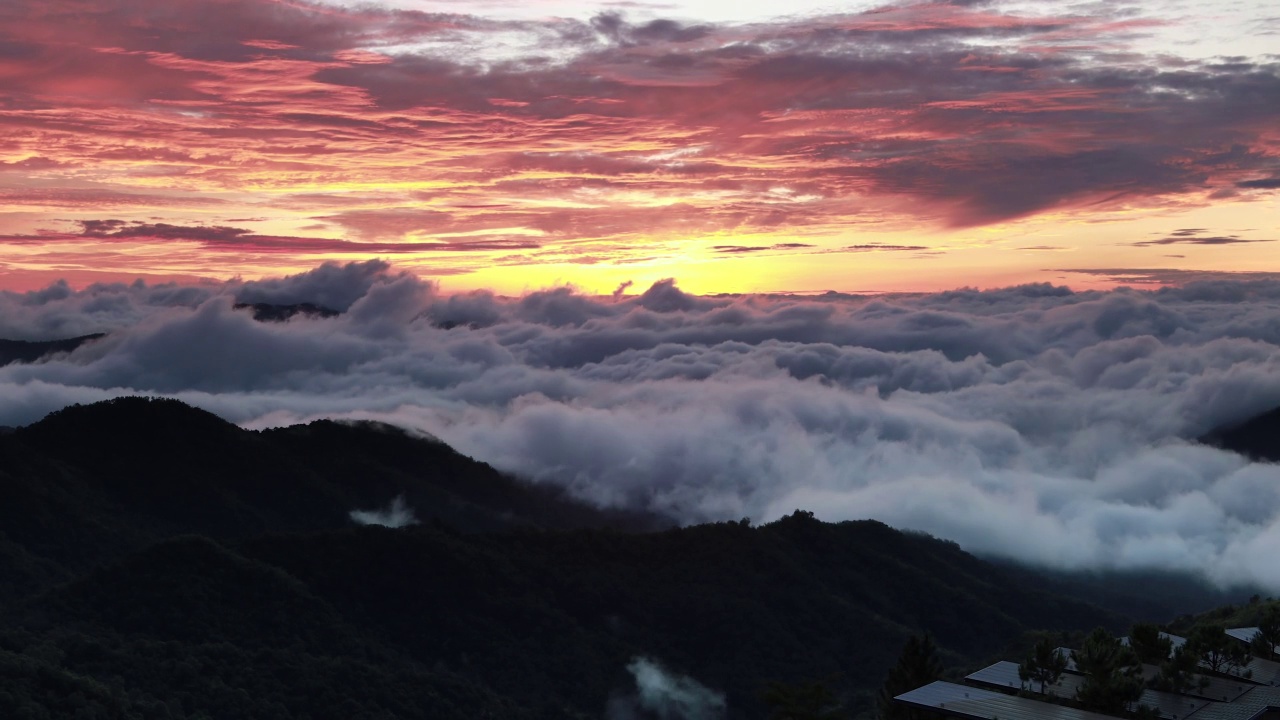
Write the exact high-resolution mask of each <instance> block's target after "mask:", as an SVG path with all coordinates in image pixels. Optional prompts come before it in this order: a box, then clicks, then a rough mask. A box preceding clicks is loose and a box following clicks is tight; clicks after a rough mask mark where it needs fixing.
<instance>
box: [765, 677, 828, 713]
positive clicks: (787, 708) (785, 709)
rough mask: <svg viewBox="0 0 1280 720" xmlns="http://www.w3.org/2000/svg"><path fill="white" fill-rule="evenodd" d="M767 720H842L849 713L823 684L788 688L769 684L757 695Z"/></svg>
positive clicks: (788, 686)
mask: <svg viewBox="0 0 1280 720" xmlns="http://www.w3.org/2000/svg"><path fill="white" fill-rule="evenodd" d="M760 699H761V700H763V701H764V704H765V705H768V706H769V720H843V718H847V717H849V713H848V712H847V711H846V710H845V708H844V706H843V705H841V704H840V700H839V699H837V698H836V694H835V693H834V692H832V691H831V688H830V687H828V686H827V684H826V683H825V682H822V681H814V682H807V683H798V684H795V685H788V684H786V683H780V682H771V683H769V685H768V686H767V687H766V688H765V689H764V691H763V692H761V693H760Z"/></svg>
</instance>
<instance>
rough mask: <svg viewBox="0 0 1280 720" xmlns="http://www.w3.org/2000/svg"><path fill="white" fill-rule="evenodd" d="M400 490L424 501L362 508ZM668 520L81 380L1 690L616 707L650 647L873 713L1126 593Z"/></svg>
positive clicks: (188, 698)
mask: <svg viewBox="0 0 1280 720" xmlns="http://www.w3.org/2000/svg"><path fill="white" fill-rule="evenodd" d="M397 496H403V497H404V499H405V503H406V504H407V505H408V506H409V507H411V508H412V509H413V511H414V513H415V514H416V516H417V518H418V519H419V520H420V521H421V522H420V523H419V524H416V525H412V526H408V527H404V528H400V529H390V528H385V527H377V526H367V527H362V526H358V525H356V524H355V523H353V522H352V520H351V518H350V516H349V513H350V511H351V510H353V509H356V508H361V509H366V510H367V509H373V508H379V507H385V506H386V505H387V504H388V503H389V502H390V501H391V500H392V499H393V498H395V497H397ZM662 525H663V521H662V520H661V519H660V518H651V517H645V516H639V515H630V514H622V513H605V512H602V511H599V510H595V509H593V508H590V507H587V506H584V505H582V504H580V503H577V502H575V501H573V500H572V499H570V498H567V497H565V496H563V495H561V494H559V493H558V492H556V491H554V490H550V489H547V488H543V487H538V486H535V485H530V484H527V483H524V482H521V481H518V480H516V479H513V478H511V477H508V476H506V475H503V474H501V473H498V472H497V471H495V470H494V469H493V468H490V467H489V466H487V465H484V464H483V463H479V462H476V461H474V460H471V459H469V458H466V457H464V456H462V455H459V454H458V453H456V452H454V451H453V450H452V449H450V448H448V447H447V446H445V445H443V444H441V443H440V442H438V441H435V440H433V439H430V438H423V437H418V436H415V435H413V434H410V433H407V432H405V431H403V430H398V429H395V428H391V427H389V426H386V425H380V424H375V423H355V424H347V423H337V422H332V421H318V422H314V423H311V424H309V425H302V426H295V427H291V428H282V429H276V430H267V431H262V432H251V431H246V430H243V429H241V428H238V427H236V426H235V425H232V424H230V423H227V422H225V421H223V420H221V419H219V418H217V417H216V416H214V415H211V414H209V413H206V412H203V411H200V410H196V409H193V408H190V407H188V406H186V405H183V404H182V403H179V402H176V401H172V400H154V399H144V398H123V399H118V400H114V401H109V402H104V403H98V404H94V405H87V406H73V407H70V408H67V409H64V410H62V411H59V412H56V413H53V414H52V415H50V416H48V417H47V418H45V419H44V420H42V421H40V422H38V423H35V424H33V425H30V426H27V427H24V428H19V429H17V430H16V431H15V432H13V433H11V434H8V435H3V436H0V717H23V716H24V714H23V713H24V712H25V713H26V715H27V716H32V717H46V716H47V717H76V716H77V713H79V714H80V715H82V716H85V717H109V718H157V719H158V718H192V719H194V718H222V717H245V718H271V719H275V718H308V717H309V718H312V719H318V718H328V717H342V718H392V717H430V718H442V719H444V720H448V719H450V718H483V717H490V718H517V719H518V718H548V719H550V718H557V719H559V718H599V717H601V716H602V715H603V714H604V712H605V707H606V705H607V704H608V703H609V702H610V699H611V698H612V699H614V700H616V699H617V698H619V697H622V696H625V695H627V694H628V693H632V692H634V680H633V678H632V677H631V676H630V675H629V673H628V672H627V670H626V667H627V665H628V663H630V662H631V661H632V660H633V659H634V658H636V657H650V658H654V659H656V660H658V661H660V662H661V663H662V664H664V665H665V666H666V667H668V668H669V669H670V670H671V671H672V672H675V673H680V674H687V675H689V676H691V677H693V678H695V679H696V680H697V681H698V682H700V683H702V684H704V685H706V686H708V687H711V688H714V689H715V690H717V691H721V692H723V693H725V696H726V699H727V707H728V711H727V717H729V718H762V717H764V716H765V715H766V713H767V708H766V707H765V706H764V704H763V703H762V701H761V700H760V699H759V695H758V693H759V691H760V690H761V689H762V688H764V687H765V686H766V685H767V684H768V683H769V682H771V681H781V682H784V683H800V682H807V681H810V680H813V679H818V678H836V679H835V680H833V681H831V682H832V683H833V685H832V688H833V690H834V691H835V693H836V694H837V696H838V697H839V698H840V699H841V701H842V702H844V703H845V704H846V705H847V706H848V707H849V708H851V709H854V710H866V709H869V708H870V707H871V702H872V698H873V695H874V692H875V689H876V687H877V686H878V685H879V684H880V682H881V681H882V680H883V678H884V674H885V672H886V671H887V670H888V668H889V667H890V666H891V665H892V664H893V662H894V660H895V659H896V658H897V656H898V653H899V650H900V649H901V647H902V645H903V642H904V641H905V640H906V638H907V637H908V636H910V635H911V634H913V633H918V632H922V631H928V632H929V633H931V635H932V636H933V637H934V638H935V639H936V641H937V643H938V646H939V647H940V649H941V652H942V656H943V659H944V660H945V661H947V662H948V663H950V664H951V665H953V666H956V665H961V666H964V665H969V666H976V665H980V664H982V663H983V661H986V660H989V659H991V658H992V657H994V656H995V655H996V654H997V653H998V652H999V651H1000V650H1001V649H1002V648H1003V647H1005V646H1006V644H1008V643H1010V642H1013V641H1016V639H1017V638H1019V637H1021V636H1022V635H1023V634H1024V633H1025V632H1026V631H1028V630H1032V629H1042V628H1045V629H1056V630H1063V631H1075V630H1085V629H1088V628H1092V627H1094V626H1096V625H1105V626H1108V627H1111V628H1113V629H1116V630H1119V629H1122V628H1123V627H1125V626H1126V624H1127V622H1128V620H1129V618H1128V617H1123V616H1122V614H1121V613H1117V612H1115V611H1114V610H1108V609H1104V608H1100V607H1098V606H1096V605H1092V604H1090V603H1087V602H1084V601H1082V600H1080V599H1078V597H1077V595H1078V594H1073V592H1074V591H1075V590H1078V589H1083V590H1084V591H1085V592H1086V594H1087V593H1090V592H1091V593H1093V595H1094V596H1096V597H1098V598H1100V599H1102V600H1103V601H1106V602H1109V603H1110V602H1115V603H1116V605H1115V606H1120V607H1127V606H1124V603H1123V601H1124V600H1125V597H1126V596H1123V595H1122V594H1116V593H1112V594H1110V595H1109V594H1107V593H1100V592H1097V591H1096V589H1094V590H1090V588H1089V587H1088V586H1087V585H1073V584H1072V582H1071V581H1070V580H1069V579H1066V578H1063V577H1057V578H1052V579H1047V578H1046V577H1045V576H1044V575H1041V574H1039V573H1036V572H1033V571H1030V570H1027V569H1025V568H1017V567H1012V566H1003V565H996V564H992V563H989V562H986V561H983V560H980V559H978V558H975V557H973V556H971V555H969V554H967V553H965V552H963V551H962V550H961V549H960V548H959V547H957V546H956V545H955V544H954V543H949V542H944V541H940V540H937V539H934V538H931V537H928V536H926V535H921V534H913V533H903V532H900V531H897V530H893V529H891V528H889V527H887V526H885V525H882V524H880V523H877V522H872V521H863V522H845V523H838V524H829V523H823V522H820V521H818V520H816V519H815V518H814V517H813V516H812V514H810V513H806V512H800V511H797V512H796V513H795V514H793V515H791V516H788V517H786V518H783V519H781V520H778V521H776V522H773V523H769V524H766V525H762V526H758V527H752V526H751V525H750V524H749V523H747V522H745V521H744V522H733V523H718V524H709V525H701V526H695V527H688V528H682V529H672V528H668V529H656V528H660V527H661V526H662ZM1113 607H1114V606H1113ZM1161 619H1163V618H1161ZM69 698H70V699H69ZM24 708H26V710H24ZM33 708H36V709H38V710H39V711H40V712H43V713H44V714H43V715H42V714H40V712H37V710H35V709H33ZM33 713H34V714H33ZM640 717H643V716H640Z"/></svg>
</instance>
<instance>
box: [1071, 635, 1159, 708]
mask: <svg viewBox="0 0 1280 720" xmlns="http://www.w3.org/2000/svg"><path fill="white" fill-rule="evenodd" d="M1071 659H1072V660H1074V661H1075V664H1076V668H1077V669H1079V670H1080V672H1082V673H1084V674H1085V679H1084V681H1083V682H1082V683H1081V684H1080V688H1079V689H1078V690H1077V691H1076V700H1077V701H1079V702H1080V704H1081V705H1083V706H1084V708H1085V709H1087V710H1093V711H1095V712H1100V713H1104V714H1111V715H1118V714H1120V713H1123V712H1124V711H1125V709H1126V707H1127V706H1128V704H1129V703H1132V702H1135V701H1137V699H1138V698H1140V697H1141V696H1142V680H1141V677H1142V666H1141V665H1140V664H1139V662H1138V656H1137V655H1136V654H1135V653H1134V652H1133V650H1132V649H1131V648H1129V647H1128V646H1126V645H1124V644H1123V643H1121V642H1120V640H1119V639H1118V638H1116V637H1115V636H1114V635H1112V634H1111V633H1109V632H1107V631H1106V630H1105V629H1103V628H1097V629H1095V630H1094V631H1093V632H1091V633H1089V636H1088V637H1086V638H1085V639H1084V645H1083V647H1081V649H1080V650H1078V651H1073V652H1072V653H1071Z"/></svg>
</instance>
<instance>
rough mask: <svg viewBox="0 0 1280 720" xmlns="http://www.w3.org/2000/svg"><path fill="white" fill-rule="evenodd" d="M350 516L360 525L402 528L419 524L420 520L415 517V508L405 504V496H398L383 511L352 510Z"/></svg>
mask: <svg viewBox="0 0 1280 720" xmlns="http://www.w3.org/2000/svg"><path fill="white" fill-rule="evenodd" d="M349 514H350V516H351V519H352V520H353V521H354V522H355V523H357V524H359V525H381V526H383V527H389V528H402V527H408V526H409V525H417V524H418V518H417V517H415V516H414V514H413V508H411V507H409V505H408V504H407V503H405V501H404V495H397V496H396V497H395V499H394V500H392V501H391V504H390V505H388V506H386V507H385V508H383V509H381V510H352V511H351V512H350V513H349Z"/></svg>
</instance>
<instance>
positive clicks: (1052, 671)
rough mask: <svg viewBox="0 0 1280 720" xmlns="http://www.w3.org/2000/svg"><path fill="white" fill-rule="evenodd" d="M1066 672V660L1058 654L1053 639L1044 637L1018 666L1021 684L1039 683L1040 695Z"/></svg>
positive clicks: (1056, 645)
mask: <svg viewBox="0 0 1280 720" xmlns="http://www.w3.org/2000/svg"><path fill="white" fill-rule="evenodd" d="M1066 670H1067V658H1066V657H1064V656H1063V655H1062V653H1060V652H1058V644H1057V643H1055V642H1054V641H1053V637H1052V636H1049V635H1045V636H1044V637H1042V638H1040V640H1039V641H1038V642H1037V643H1036V644H1035V647H1033V648H1032V649H1031V653H1030V654H1029V655H1027V657H1026V658H1025V659H1024V660H1023V661H1022V663H1021V664H1019V665H1018V677H1019V678H1020V679H1021V680H1022V681H1023V682H1037V683H1040V694H1042V695H1043V694H1044V693H1045V690H1046V688H1047V687H1048V686H1049V685H1052V684H1054V683H1056V682H1058V678H1060V677H1062V673H1064V672H1066Z"/></svg>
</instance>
